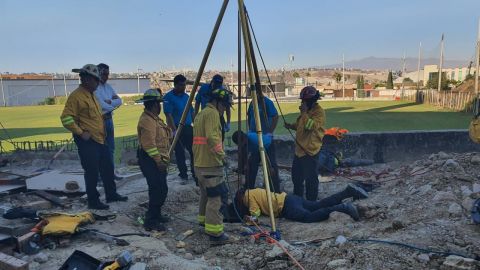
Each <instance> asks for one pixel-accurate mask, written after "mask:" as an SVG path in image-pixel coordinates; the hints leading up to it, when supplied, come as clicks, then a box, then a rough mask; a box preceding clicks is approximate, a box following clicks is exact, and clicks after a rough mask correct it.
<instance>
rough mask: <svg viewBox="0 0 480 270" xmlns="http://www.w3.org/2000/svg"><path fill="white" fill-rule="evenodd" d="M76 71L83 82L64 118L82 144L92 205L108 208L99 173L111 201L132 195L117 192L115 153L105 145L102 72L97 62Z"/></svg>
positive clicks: (67, 105) (77, 143)
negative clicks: (97, 92)
mask: <svg viewBox="0 0 480 270" xmlns="http://www.w3.org/2000/svg"><path fill="white" fill-rule="evenodd" d="M72 71H73V72H76V73H79V74H80V82H81V83H80V86H79V87H78V88H77V89H75V91H73V92H72V93H71V94H70V96H68V99H67V102H66V103H65V108H64V109H63V113H62V115H61V116H60V119H61V121H62V124H63V126H64V127H65V128H66V129H68V130H70V131H71V132H72V134H73V139H74V141H75V144H76V145H77V148H78V154H79V156H80V162H81V164H82V167H83V170H84V171H85V174H84V178H85V187H86V191H87V200H88V208H90V209H108V208H109V206H108V205H107V204H104V203H102V202H101V201H100V199H99V197H100V194H99V193H98V191H97V179H98V175H99V174H100V177H101V179H102V181H103V186H104V188H105V197H106V200H107V203H109V202H114V201H126V200H127V199H128V198H127V197H126V196H120V195H119V194H118V193H117V190H116V186H115V182H114V177H115V176H114V168H113V161H112V156H111V155H110V154H109V150H108V147H107V146H106V145H105V127H104V124H103V117H102V109H101V107H100V105H99V103H98V101H97V99H96V97H95V95H94V94H93V92H94V91H95V90H96V89H97V86H98V83H99V81H100V74H99V72H98V68H97V66H96V65H92V64H87V65H85V66H83V67H82V68H80V69H73V70H72Z"/></svg>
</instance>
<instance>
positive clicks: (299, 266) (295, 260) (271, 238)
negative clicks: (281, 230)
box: [251, 220, 305, 270]
mask: <svg viewBox="0 0 480 270" xmlns="http://www.w3.org/2000/svg"><path fill="white" fill-rule="evenodd" d="M251 222H252V223H253V225H255V227H257V229H258V230H259V231H260V232H262V234H263V235H264V236H265V237H267V238H268V239H270V241H272V242H273V243H275V244H276V245H277V246H278V247H279V248H281V249H282V250H283V252H285V254H287V256H288V257H289V258H290V259H291V260H292V261H293V262H294V263H295V265H297V266H298V268H300V269H302V270H305V268H304V267H303V266H302V265H301V264H300V263H299V262H298V261H297V259H295V258H294V257H293V256H292V254H290V252H289V251H288V250H287V249H286V248H285V247H284V246H283V245H282V244H280V242H278V241H277V239H275V238H273V237H271V236H270V235H269V234H268V232H267V231H265V230H264V229H262V228H261V227H260V226H258V224H257V223H256V222H255V221H253V220H252V221H251Z"/></svg>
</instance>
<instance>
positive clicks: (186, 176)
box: [178, 174, 188, 185]
mask: <svg viewBox="0 0 480 270" xmlns="http://www.w3.org/2000/svg"><path fill="white" fill-rule="evenodd" d="M178 176H180V178H181V179H182V180H180V185H187V184H188V175H186V174H179V175H178Z"/></svg>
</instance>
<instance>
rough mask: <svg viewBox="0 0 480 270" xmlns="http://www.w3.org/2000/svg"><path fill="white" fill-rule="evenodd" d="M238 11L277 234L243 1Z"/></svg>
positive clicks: (272, 220) (240, 1)
mask: <svg viewBox="0 0 480 270" xmlns="http://www.w3.org/2000/svg"><path fill="white" fill-rule="evenodd" d="M238 9H239V10H240V19H241V22H242V33H243V44H244V46H245V54H246V57H247V61H246V63H247V70H248V77H249V80H250V88H251V93H252V104H253V112H254V116H255V125H256V129H257V137H258V148H259V151H260V159H261V161H262V169H263V177H264V183H265V189H266V190H267V201H268V208H269V215H270V222H271V224H272V231H273V232H276V231H277V230H276V226H275V216H274V214H273V205H272V196H271V193H270V179H269V174H268V169H267V160H266V157H265V148H264V146H263V137H262V125H261V122H260V112H259V110H258V99H257V93H256V91H257V89H256V85H255V82H254V81H253V78H254V74H253V64H252V54H251V48H250V36H249V32H248V24H247V17H246V15H245V6H244V4H243V0H238ZM260 91H261V89H260Z"/></svg>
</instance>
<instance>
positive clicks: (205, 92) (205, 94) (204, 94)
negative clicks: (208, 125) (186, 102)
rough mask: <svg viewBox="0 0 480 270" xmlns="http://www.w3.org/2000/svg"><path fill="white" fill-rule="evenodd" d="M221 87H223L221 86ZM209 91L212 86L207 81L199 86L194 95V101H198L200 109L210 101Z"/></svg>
mask: <svg viewBox="0 0 480 270" xmlns="http://www.w3.org/2000/svg"><path fill="white" fill-rule="evenodd" d="M221 89H225V88H223V86H222V88H221ZM210 92H212V87H211V86H210V84H209V83H204V84H202V86H200V89H199V90H198V92H197V95H196V96H195V102H197V103H200V108H202V110H203V109H205V106H207V103H208V102H209V101H210V97H209V95H210Z"/></svg>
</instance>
